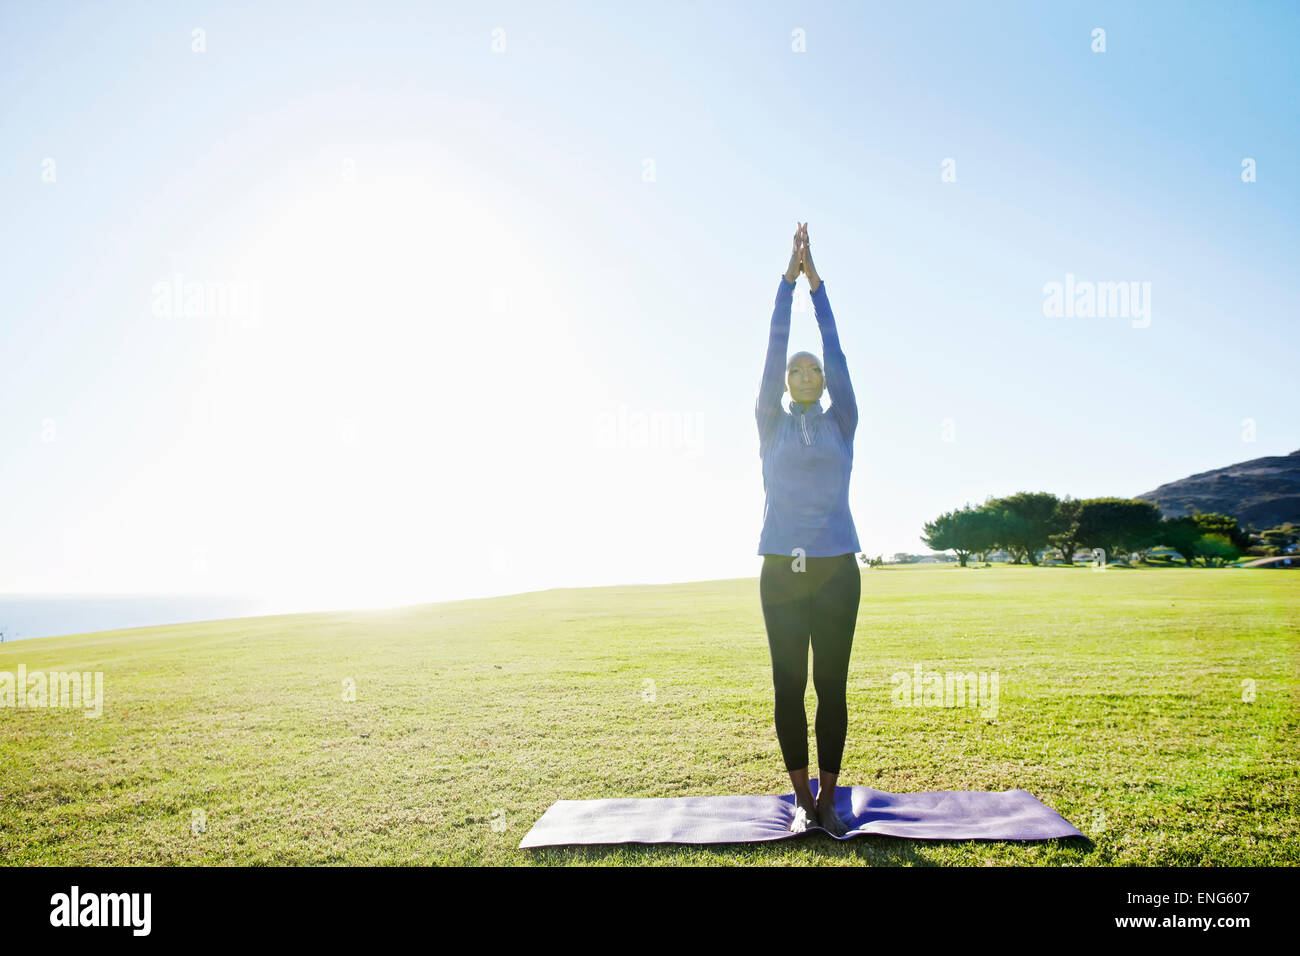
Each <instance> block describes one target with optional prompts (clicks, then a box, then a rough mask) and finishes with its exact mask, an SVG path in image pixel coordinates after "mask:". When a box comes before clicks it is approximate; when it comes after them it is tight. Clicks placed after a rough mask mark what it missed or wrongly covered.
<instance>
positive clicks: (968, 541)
mask: <svg viewBox="0 0 1300 956" xmlns="http://www.w3.org/2000/svg"><path fill="white" fill-rule="evenodd" d="M991 533H992V522H991V521H990V520H989V518H988V517H987V516H986V515H985V514H983V513H982V512H981V511H980V510H978V509H974V508H972V507H971V506H970V505H969V504H967V505H966V507H964V508H960V509H958V510H957V511H949V512H946V513H945V514H942V515H940V516H939V517H938V518H935V519H934V520H933V521H928V522H926V524H925V534H923V535H922V536H921V540H922V541H923V542H925V544H926V545H927V546H928V547H930V548H933V549H934V550H935V551H953V552H955V553H956V555H957V563H958V564H959V565H961V567H963V568H964V567H966V559H967V558H969V557H970V556H971V554H972V553H973V552H975V551H982V550H986V549H987V548H990V547H992V545H991V543H990V541H989V535H990V534H991Z"/></svg>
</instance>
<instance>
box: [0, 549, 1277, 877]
mask: <svg viewBox="0 0 1300 956" xmlns="http://www.w3.org/2000/svg"><path fill="white" fill-rule="evenodd" d="M755 574H757V568H756V569H755ZM918 663H919V664H922V665H923V666H924V668H925V669H926V670H940V671H943V670H960V671H987V672H991V673H996V674H997V677H998V680H999V686H1000V699H999V707H998V711H997V714H996V717H991V716H989V715H988V714H987V713H984V712H981V710H979V709H978V708H975V707H965V708H962V707H898V706H894V705H893V703H894V695H893V690H894V687H893V684H892V683H891V681H890V676H891V675H892V674H894V673H895V672H898V671H907V672H909V673H910V672H912V670H913V668H914V666H915V665H916V664H918ZM20 664H22V665H25V667H26V669H27V671H29V672H31V671H35V670H45V671H55V670H59V671H102V672H103V674H104V678H103V679H104V705H103V715H102V716H101V717H99V718H97V719H88V718H86V717H84V716H82V714H81V712H79V711H77V710H72V709H66V708H45V709H18V708H15V707H4V708H0V766H3V768H4V773H3V774H2V775H0V863H5V864H11V865H12V864H72V865H98V864H336V863H349V864H401V865H417V866H418V865H429V864H493V865H495V864H505V865H514V864H556V863H560V864H605V865H609V864H625V863H635V864H649V865H659V864H704V865H710V864H732V863H744V864H756V865H802V864H813V865H845V864H862V863H866V864H872V865H934V864H937V865H947V864H963V865H1000V864H1031V865H1049V866H1056V865H1116V864H1118V865H1130V864H1144V865H1160V866H1170V865H1214V866H1242V865H1256V864H1259V865H1278V864H1285V865H1295V864H1297V863H1300V835H1298V833H1297V828H1298V824H1300V780H1298V778H1297V774H1298V770H1297V767H1298V765H1300V760H1298V759H1297V758H1298V757H1300V754H1298V753H1297V750H1298V747H1297V741H1298V740H1300V736H1298V735H1297V729H1298V727H1297V724H1298V722H1300V721H1298V715H1300V707H1298V706H1297V705H1298V704H1300V699H1298V695H1297V689H1298V688H1300V674H1298V671H1300V574H1294V573H1289V572H1286V571H1276V570H1237V569H1214V570H1207V569H1184V568H1178V569H1170V570H1165V569H1133V570H1129V569H1119V568H1111V569H1107V570H1106V571H1104V572H1093V571H1089V570H1087V569H1083V568H1030V567H993V568H987V569H975V568H971V569H959V568H956V567H953V566H940V565H930V566H911V567H908V566H901V567H892V566H891V567H886V568H882V569H873V570H870V571H864V572H863V590H862V604H861V609H860V612H859V618H858V627H857V634H856V637H855V639H854V649H853V659H852V666H851V670H850V673H849V736H848V742H847V746H846V748H845V754H844V770H843V774H842V776H841V777H840V781H839V782H840V785H842V786H848V785H857V784H863V785H867V786H871V787H875V788H877V789H881V790H887V791H893V792H901V791H914V790H965V789H979V790H1005V789H1008V788H1023V789H1025V790H1029V791H1030V792H1032V793H1033V794H1034V795H1036V796H1037V797H1038V798H1039V799H1040V800H1042V801H1043V802H1044V803H1046V804H1047V805H1048V806H1050V807H1053V808H1054V809H1055V810H1057V811H1058V812H1059V813H1061V814H1062V815H1063V816H1064V817H1065V818H1066V819H1067V820H1069V821H1071V822H1072V823H1074V824H1075V825H1076V826H1077V827H1078V828H1079V829H1080V830H1081V831H1083V832H1084V833H1085V834H1087V835H1088V837H1089V840H1086V841H1085V840H1078V839H1075V840H1070V841H1050V842H1046V843H997V842H977V841H971V842H956V841H954V842H928V841H912V840H900V839H895V838H889V837H860V838H857V839H855V840H852V841H847V842H845V843H838V842H836V841H834V840H832V839H830V838H829V837H827V836H825V835H823V834H820V833H817V834H811V835H807V836H805V837H801V838H798V839H794V840H785V841H780V842H779V843H776V844H747V845H728V846H721V847H702V848H695V847H685V846H638V845H632V846H616V847H588V848H556V849H545V850H519V849H517V844H518V843H519V841H520V839H521V838H522V837H523V835H524V833H526V832H527V830H528V829H529V827H530V826H531V825H532V823H533V822H534V821H535V820H536V819H537V817H539V816H540V815H541V814H542V813H543V812H544V811H545V809H546V808H547V807H548V806H549V805H550V804H551V803H552V802H553V801H554V800H556V799H559V798H567V799H589V798H597V797H616V796H622V797H651V796H684V795H690V794H742V793H786V792H788V791H789V780H788V778H787V776H786V774H785V772H784V769H783V765H782V763H781V757H780V752H779V749H778V746H777V742H776V735H775V731H774V728H773V722H772V692H771V668H770V662H769V659H768V651H767V643H766V637H765V632H764V629H763V619H762V613H761V609H760V606H759V602H758V580H757V578H756V577H755V578H748V579H738V580H726V581H714V582H706V583H698V584H684V585H669V586H647V587H614V588H593V589H561V590H552V591H544V592H536V593H531V594H523V595H516V596H511V597H505V598H492V599H484V600H470V601H459V602H453V603H446V604H434V605H423V606H418V607H410V608H402V609H395V610H387V611H374V612H352V613H334V612H332V613H327V614H306V615H291V616H283V617H267V618H250V619H244V620H233V621H215V622H209V623H203V624H189V625H179V626H170V627H156V628H144V629H137V630H130V631H116V632H104V633H99V634H91V635H81V636H71V637H58V638H43V639H37V640H28V641H20V642H17V643H12V644H5V645H0V671H10V672H16V671H17V668H18V666H19V665H20ZM1247 680H1249V681H1253V682H1254V692H1255V698H1254V700H1253V701H1248V700H1243V686H1244V685H1243V682H1244V681H1247ZM348 681H352V682H354V686H355V700H345V699H344V698H345V696H346V687H347V686H348V685H347V683H346V682H348ZM651 682H653V683H651ZM807 706H808V717H809V725H810V742H809V748H810V753H811V754H812V755H813V762H814V772H815V767H816V756H815V755H816V742H815V739H813V738H812V735H811V725H812V719H813V713H814V708H815V706H816V697H815V694H814V691H813V687H812V681H811V676H810V679H809V685H808V696H807Z"/></svg>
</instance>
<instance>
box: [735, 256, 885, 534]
mask: <svg viewBox="0 0 1300 956" xmlns="http://www.w3.org/2000/svg"><path fill="white" fill-rule="evenodd" d="M812 300H813V310H814V312H815V313H816V315H817V326H818V328H819V329H821V333H822V361H823V362H825V365H826V367H825V368H824V369H823V370H822V374H823V375H825V380H826V391H827V393H828V394H829V395H830V398H831V404H830V407H829V408H828V409H826V411H824V412H823V411H822V407H821V403H820V402H814V403H812V404H810V405H809V406H808V408H807V410H806V411H805V410H804V409H802V408H801V407H800V406H799V405H798V404H797V403H796V402H794V401H793V400H791V402H790V404H789V406H788V407H787V408H782V407H781V394H782V393H783V392H784V391H785V375H786V361H787V359H786V348H787V345H788V343H789V341H790V306H791V304H792V303H793V301H794V283H792V282H787V281H786V279H785V276H784V275H783V276H781V284H780V286H779V287H778V288H777V292H776V308H775V309H773V311H772V330H771V332H770V334H769V336H768V341H767V362H766V364H765V365H764V366H763V382H762V384H761V385H760V386H759V390H758V400H757V401H756V402H755V403H754V417H755V418H756V419H757V421H758V454H759V457H760V458H761V459H762V460H763V490H764V491H765V492H766V494H767V501H766V503H765V504H764V506H763V533H762V535H761V536H760V537H759V540H758V553H759V554H781V555H791V554H794V553H795V549H796V548H800V549H802V551H803V554H804V555H805V556H806V557H809V558H829V557H835V556H837V555H841V554H848V553H856V552H858V551H859V550H861V549H860V548H859V546H858V531H857V528H856V527H854V524H853V515H852V514H850V513H849V475H850V474H851V473H852V471H853V435H854V433H855V432H856V431H857V430H858V403H857V400H856V399H855V398H854V395H853V386H852V385H851V384H850V383H849V367H848V363H847V362H845V360H844V352H843V351H842V350H841V349H840V337H839V334H838V333H837V332H836V331H835V316H834V315H833V314H832V313H831V304H830V302H829V301H828V300H827V298H826V283H825V282H823V283H822V284H821V285H819V286H818V287H817V291H816V292H814V293H813V295H812Z"/></svg>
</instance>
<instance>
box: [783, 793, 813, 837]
mask: <svg viewBox="0 0 1300 956" xmlns="http://www.w3.org/2000/svg"><path fill="white" fill-rule="evenodd" d="M818 825H819V822H818V818H817V807H816V805H815V804H814V803H813V802H812V800H811V799H810V798H804V797H796V798H795V805H794V818H793V819H792V820H791V821H790V832H791V833H802V832H803V831H804V830H806V829H808V828H809V827H815V826H818Z"/></svg>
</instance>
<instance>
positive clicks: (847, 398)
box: [799, 230, 858, 441]
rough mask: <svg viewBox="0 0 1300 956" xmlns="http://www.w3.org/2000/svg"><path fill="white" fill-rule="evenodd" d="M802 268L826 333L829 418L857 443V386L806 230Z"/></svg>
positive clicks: (823, 356) (824, 340)
mask: <svg viewBox="0 0 1300 956" xmlns="http://www.w3.org/2000/svg"><path fill="white" fill-rule="evenodd" d="M799 252H800V265H801V266H802V267H803V271H804V273H805V274H806V275H807V276H808V286H809V288H810V289H811V290H812V300H813V311H814V312H815V313H816V315H817V327H818V328H819V329H821V333H822V361H823V362H824V363H826V391H827V393H828V394H829V395H830V397H831V407H830V408H828V409H826V413H827V414H828V415H832V416H834V418H835V420H836V421H837V422H839V426H840V434H842V435H843V436H844V438H845V440H846V441H852V440H853V433H854V432H856V431H857V429H858V400H857V397H856V396H855V395H854V394H853V383H852V382H851V381H849V363H848V362H847V361H846V360H845V358H844V350H843V349H841V348H840V334H839V331H838V330H837V329H836V328H835V314H834V313H833V312H831V303H830V300H829V299H827V298H826V283H825V282H822V278H821V276H820V275H819V274H818V273H817V267H816V266H815V265H813V260H812V247H811V245H810V243H809V242H808V233H807V231H806V230H805V231H804V236H803V243H802V244H801V246H800V250H799Z"/></svg>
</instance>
